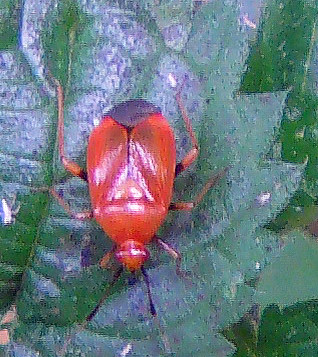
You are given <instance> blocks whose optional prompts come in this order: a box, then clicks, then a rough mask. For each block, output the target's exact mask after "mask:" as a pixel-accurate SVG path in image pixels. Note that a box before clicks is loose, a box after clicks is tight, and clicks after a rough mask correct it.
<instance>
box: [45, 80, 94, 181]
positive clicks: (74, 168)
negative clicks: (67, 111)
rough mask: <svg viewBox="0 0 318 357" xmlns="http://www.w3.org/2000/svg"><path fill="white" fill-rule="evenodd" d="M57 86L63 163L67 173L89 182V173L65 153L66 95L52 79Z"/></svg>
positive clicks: (60, 149)
mask: <svg viewBox="0 0 318 357" xmlns="http://www.w3.org/2000/svg"><path fill="white" fill-rule="evenodd" d="M51 78H52V80H53V82H54V83H55V85H56V93H57V106H58V141H59V154H60V158H61V161H62V163H63V165H64V167H65V169H66V170H67V171H69V172H70V173H71V174H73V175H74V176H78V177H80V178H82V179H83V180H85V181H87V172H86V171H85V170H83V169H82V168H81V167H80V166H79V165H78V164H77V163H76V162H74V161H72V160H70V159H68V158H67V157H66V156H65V153H64V93H63V88H62V86H61V84H60V82H59V81H58V80H57V79H55V78H54V77H51Z"/></svg>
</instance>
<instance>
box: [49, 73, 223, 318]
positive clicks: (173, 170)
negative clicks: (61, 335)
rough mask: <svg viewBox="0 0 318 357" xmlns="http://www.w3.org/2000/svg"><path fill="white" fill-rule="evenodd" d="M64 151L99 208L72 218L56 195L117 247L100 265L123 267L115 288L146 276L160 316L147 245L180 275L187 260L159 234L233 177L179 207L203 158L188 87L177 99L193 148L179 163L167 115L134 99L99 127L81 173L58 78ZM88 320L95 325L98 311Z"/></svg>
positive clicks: (69, 166) (213, 180) (62, 155)
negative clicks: (172, 214)
mask: <svg viewBox="0 0 318 357" xmlns="http://www.w3.org/2000/svg"><path fill="white" fill-rule="evenodd" d="M54 82H55V84H56V87H57V98H58V144H59V145H58V146H59V155H60V158H61V161H62V163H63V165H64V167H65V169H66V170H68V171H69V172H70V173H71V174H73V175H75V176H78V177H80V178H82V179H83V180H85V181H87V183H88V187H89V194H90V198H91V205H92V209H91V211H89V212H81V213H75V212H72V211H71V209H70V207H69V205H68V204H67V203H66V202H65V201H64V200H63V198H62V197H61V196H60V195H59V194H58V193H57V192H56V191H55V190H54V189H51V190H50V191H51V193H52V194H53V195H54V196H55V197H56V199H57V200H58V201H59V203H60V204H61V205H62V206H63V207H64V209H65V210H66V211H67V212H68V213H69V214H70V215H71V216H72V217H74V218H77V219H89V218H94V219H95V220H96V221H97V222H98V223H99V225H100V226H101V227H102V228H103V230H104V231H105V233H106V234H107V235H108V236H109V237H110V239H112V240H113V242H114V246H113V249H112V250H111V251H110V252H108V253H106V255H105V256H104V257H103V258H102V260H101V262H100V266H101V267H103V268H106V267H107V266H108V263H109V260H110V259H111V258H112V256H115V257H116V259H117V260H118V261H119V262H120V263H121V268H120V269H119V270H118V272H117V273H116V274H115V275H114V278H113V281H112V282H111V284H110V286H112V285H113V284H114V283H115V282H116V280H117V279H118V278H119V276H120V274H121V272H122V270H123V267H124V268H126V269H128V270H129V271H130V272H132V273H134V272H135V271H138V270H141V272H142V274H143V276H144V279H145V282H146V284H147V290H148V297H149V301H150V311H151V313H152V315H156V311H155V308H154V304H153V302H152V298H151V293H150V287H149V280H148V276H147V273H146V271H145V269H144V268H143V265H144V263H145V262H146V261H147V259H148V258H149V252H148V250H147V248H146V245H147V244H148V243H150V242H151V241H154V242H155V243H157V244H158V245H159V246H160V247H161V248H163V249H164V250H165V251H167V252H168V253H169V254H170V255H171V256H172V257H173V258H174V259H176V263H177V273H180V261H181V256H180V254H179V253H178V252H177V251H176V250H174V249H173V248H172V247H171V246H170V245H169V244H168V243H166V242H164V241H163V240H162V239H161V238H159V237H158V236H157V235H156V232H157V230H158V228H159V227H160V226H161V224H162V223H163V221H164V219H165V217H166V216H167V213H168V211H169V210H191V209H193V208H194V207H195V206H196V205H197V204H198V203H199V202H200V201H201V200H202V198H203V196H204V195H205V194H206V192H207V191H208V190H209V189H210V188H211V187H212V186H213V185H214V184H215V183H216V181H217V180H219V179H220V178H221V177H222V176H223V175H224V174H225V172H226V170H223V172H221V173H219V174H218V175H215V176H214V177H212V178H211V179H210V180H209V181H208V182H207V183H206V185H205V186H204V187H203V189H202V190H201V192H200V193H199V194H198V195H197V196H196V198H195V199H194V201H193V202H177V203H172V202H171V198H172V193H173V184H174V179H175V177H176V176H178V175H179V174H180V173H181V172H183V171H184V170H186V169H187V168H188V167H189V166H190V165H191V164H192V163H193V162H194V161H195V159H196V158H197V156H198V153H199V146H198V142H197V139H196V136H195V134H194V131H193V129H192V126H191V122H190V119H189V118H188V115H187V113H186V110H185V107H184V105H183V103H182V100H181V89H180V90H179V92H178V93H177V94H176V101H177V103H178V107H179V110H180V112H181V115H182V118H183V121H184V123H185V127H186V130H187V132H188V134H189V136H190V139H191V143H192V148H191V149H190V151H189V152H188V153H187V154H186V155H185V157H184V158H183V159H182V160H181V162H179V163H176V143H175V137H174V134H173V130H172V128H171V127H170V125H169V123H168V121H167V120H166V118H165V117H164V116H163V115H162V113H161V111H160V109H159V108H158V107H156V106H155V105H153V104H151V103H149V102H147V101H145V100H142V99H136V100H129V101H126V102H123V103H120V104H118V105H116V106H115V107H114V108H113V109H112V110H111V111H110V112H109V113H107V114H106V115H105V116H104V117H103V118H102V120H101V122H100V124H99V125H98V126H97V127H95V128H94V129H93V131H92V133H91V135H90V137H89V141H88V147H87V167H86V170H85V169H83V168H81V167H80V166H79V165H78V164H77V163H75V162H74V161H72V160H70V159H69V158H68V157H67V156H66V155H65V152H64V95H63V89H62V86H61V85H60V83H59V82H58V81H57V80H54ZM105 298H106V297H104V298H102V299H101V301H100V302H99V303H98V305H97V306H96V308H95V309H94V310H93V311H92V312H91V313H90V314H89V315H88V316H87V318H86V320H87V321H90V320H91V319H92V318H93V316H94V315H95V314H96V312H97V310H98V308H99V306H100V305H101V304H102V302H103V301H104V300H105Z"/></svg>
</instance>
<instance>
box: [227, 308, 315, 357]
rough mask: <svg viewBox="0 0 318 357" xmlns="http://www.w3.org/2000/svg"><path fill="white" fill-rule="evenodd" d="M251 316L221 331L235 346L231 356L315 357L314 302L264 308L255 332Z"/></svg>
mask: <svg viewBox="0 0 318 357" xmlns="http://www.w3.org/2000/svg"><path fill="white" fill-rule="evenodd" d="M252 315H253V314H252V313H251V314H248V315H246V316H245V318H244V319H243V321H242V322H241V323H240V324H236V325H235V326H233V327H232V328H231V329H228V330H227V331H225V335H226V336H227V338H228V339H229V340H231V341H232V342H233V343H234V344H235V345H236V346H237V351H236V353H235V354H234V356H235V357H240V356H242V357H245V356H259V357H263V356H264V357H265V356H266V357H267V356H286V355H288V356H316V355H317V351H318V345H317V342H316V340H317V333H318V331H317V301H307V302H302V303H298V304H296V305H293V306H290V307H288V308H285V309H282V310H281V309H279V308H278V307H277V305H271V306H268V307H267V308H266V309H265V310H264V312H263V314H262V316H261V319H260V322H259V328H258V330H256V329H255V327H257V326H256V325H255V322H256V321H255V320H254V321H253V320H252V319H251V317H252Z"/></svg>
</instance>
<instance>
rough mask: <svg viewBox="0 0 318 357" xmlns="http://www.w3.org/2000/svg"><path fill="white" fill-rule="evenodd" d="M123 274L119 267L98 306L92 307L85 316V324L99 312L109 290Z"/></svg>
mask: <svg viewBox="0 0 318 357" xmlns="http://www.w3.org/2000/svg"><path fill="white" fill-rule="evenodd" d="M122 272H123V266H121V267H120V268H119V269H118V270H117V271H116V273H115V274H114V276H113V280H112V281H111V282H110V283H109V285H108V288H107V290H106V293H105V294H104V296H103V297H102V298H101V299H100V300H99V302H98V304H97V305H96V306H95V307H94V309H93V310H92V312H91V313H90V314H89V315H87V316H86V319H85V320H86V322H89V321H91V320H92V318H93V317H94V316H95V315H96V313H97V311H98V310H99V308H100V307H101V305H102V304H103V303H104V301H105V300H106V299H107V298H108V295H109V291H110V289H111V288H112V287H113V286H114V285H115V283H116V282H117V280H118V279H119V277H120V276H121V273H122Z"/></svg>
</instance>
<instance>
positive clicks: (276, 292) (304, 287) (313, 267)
mask: <svg viewBox="0 0 318 357" xmlns="http://www.w3.org/2000/svg"><path fill="white" fill-rule="evenodd" d="M317 254H318V247H317V244H316V242H314V241H311V240H310V239H309V238H306V237H305V236H304V235H303V234H302V233H300V232H294V233H290V234H289V235H288V237H286V247H285V249H284V251H283V252H282V254H281V256H280V257H279V258H277V259H276V260H275V261H274V262H273V263H272V264H271V265H270V266H269V267H268V268H267V269H266V270H264V271H263V273H262V274H261V276H260V280H259V283H258V285H257V296H256V298H257V301H258V302H259V303H260V304H262V306H264V307H265V306H266V305H267V304H269V303H277V304H280V305H283V306H284V305H290V304H293V303H295V302H298V301H303V300H309V299H314V298H316V297H317V295H318V281H317V274H316V272H317V268H318V265H317Z"/></svg>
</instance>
